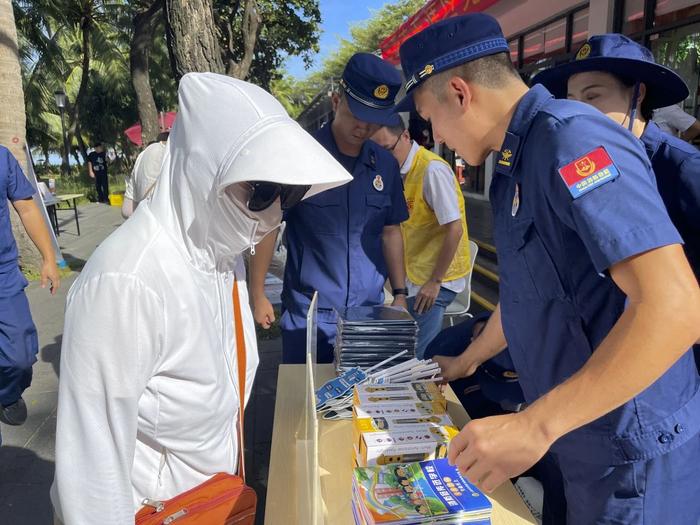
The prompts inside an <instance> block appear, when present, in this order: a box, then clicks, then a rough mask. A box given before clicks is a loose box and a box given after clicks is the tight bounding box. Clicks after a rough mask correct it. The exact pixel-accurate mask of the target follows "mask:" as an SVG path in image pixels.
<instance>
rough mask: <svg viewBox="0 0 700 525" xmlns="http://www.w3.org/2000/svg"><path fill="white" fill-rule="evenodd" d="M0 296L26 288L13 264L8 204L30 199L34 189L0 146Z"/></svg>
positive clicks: (14, 252)
mask: <svg viewBox="0 0 700 525" xmlns="http://www.w3.org/2000/svg"><path fill="white" fill-rule="evenodd" d="M0 195H1V197H0V297H10V296H12V295H14V294H16V293H17V292H19V291H21V290H23V289H24V287H25V286H27V281H26V280H25V279H24V277H23V276H22V273H21V272H20V271H19V267H18V265H17V257H18V254H17V244H16V243H15V238H14V237H13V235H12V225H11V224H10V209H9V203H8V201H10V202H14V201H19V200H24V199H30V198H31V197H32V195H34V188H33V187H32V185H31V184H30V183H29V181H28V180H27V178H26V177H25V176H24V173H23V172H22V168H20V166H19V164H18V163H17V160H16V159H15V157H14V156H13V155H12V153H10V151H9V150H8V149H7V148H6V147H4V146H0Z"/></svg>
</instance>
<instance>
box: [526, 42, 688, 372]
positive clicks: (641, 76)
mask: <svg viewBox="0 0 700 525" xmlns="http://www.w3.org/2000/svg"><path fill="white" fill-rule="evenodd" d="M536 83H540V84H543V85H544V86H545V87H546V88H547V89H548V90H549V91H551V92H552V94H553V95H554V96H555V97H557V98H564V97H566V98H569V99H573V100H578V101H581V102H585V103H587V104H590V105H591V106H593V107H595V108H596V109H598V110H600V111H601V112H603V113H605V114H606V115H607V116H609V117H610V118H612V119H613V120H614V121H616V122H619V123H620V124H621V125H622V126H625V127H627V128H628V129H629V130H630V131H631V132H632V133H633V134H634V136H635V137H637V138H638V139H640V140H641V141H642V142H643V143H644V148H645V149H646V152H647V155H649V160H650V161H651V167H652V169H653V170H654V175H655V176H656V184H657V186H658V188H659V193H660V194H661V198H662V199H663V201H664V204H665V205H666V209H667V210H668V215H669V217H670V218H671V221H672V222H673V224H674V225H675V226H676V228H677V229H678V232H679V233H680V234H681V237H683V241H684V243H685V244H684V249H685V254H686V256H687V257H688V261H689V262H690V266H691V267H692V269H693V271H694V272H695V276H696V277H697V278H698V279H700V151H698V149H697V148H695V147H694V146H692V145H690V144H688V143H687V142H685V141H683V140H681V139H679V138H678V137H674V136H673V135H670V134H669V133H665V132H663V131H661V129H659V127H658V126H657V125H656V123H654V122H652V120H651V116H652V112H653V110H655V109H657V108H661V107H666V106H670V105H673V104H677V103H678V102H681V101H683V100H685V99H686V98H687V96H688V87H687V86H686V84H685V82H684V81H683V79H681V78H680V77H679V76H678V75H677V74H676V73H674V72H673V71H671V70H670V69H668V68H666V67H664V66H661V65H659V64H656V63H655V62H654V57H653V56H652V54H651V51H649V50H648V49H647V48H645V47H643V46H640V45H639V44H637V43H636V42H634V41H633V40H630V39H629V38H627V37H626V36H624V35H620V34H607V35H598V36H594V37H591V39H590V40H589V41H588V42H587V43H586V44H584V45H583V46H582V47H581V49H580V50H579V52H578V53H577V54H576V60H574V61H573V62H569V63H566V64H562V65H560V66H558V67H555V68H552V69H548V70H546V71H543V72H542V73H540V74H538V75H537V76H536V77H535V78H534V79H533V84H536ZM694 351H695V361H696V363H697V365H698V368H699V369H700V345H695V347H694Z"/></svg>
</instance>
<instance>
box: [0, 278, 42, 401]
mask: <svg viewBox="0 0 700 525" xmlns="http://www.w3.org/2000/svg"><path fill="white" fill-rule="evenodd" d="M38 351H39V339H38V337H37V333H36V327H35V326H34V322H33V321H32V314H31V312H30V311H29V301H27V296H26V295H25V294H24V291H21V292H19V293H18V294H16V295H13V296H11V297H3V298H0V405H3V406H7V405H11V404H12V403H14V402H15V401H17V400H18V399H19V398H20V397H21V396H22V392H24V391H25V390H26V389H27V388H28V387H29V385H30V384H31V383H32V365H33V364H34V363H35V362H36V354H37V352H38Z"/></svg>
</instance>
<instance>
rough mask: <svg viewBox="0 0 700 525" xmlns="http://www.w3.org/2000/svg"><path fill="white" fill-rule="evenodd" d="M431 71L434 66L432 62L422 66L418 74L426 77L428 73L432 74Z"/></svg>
mask: <svg viewBox="0 0 700 525" xmlns="http://www.w3.org/2000/svg"><path fill="white" fill-rule="evenodd" d="M433 71H435V66H434V65H432V64H428V65H426V66H425V67H424V68H423V70H422V71H421V72H420V73H419V75H420V77H421V78H423V77H427V76H428V75H432V74H433Z"/></svg>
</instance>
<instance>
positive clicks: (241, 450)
mask: <svg viewBox="0 0 700 525" xmlns="http://www.w3.org/2000/svg"><path fill="white" fill-rule="evenodd" d="M233 326H234V330H235V333H236V356H237V359H236V368H237V369H238V399H239V401H240V404H241V406H240V407H239V410H238V444H239V446H238V475H239V476H241V477H242V478H243V482H244V483H245V457H244V456H245V446H244V442H243V420H244V419H245V418H244V415H243V411H244V409H245V375H246V346H245V334H244V333H243V317H242V315H241V301H240V299H239V297H238V281H236V280H235V279H234V281H233Z"/></svg>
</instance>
